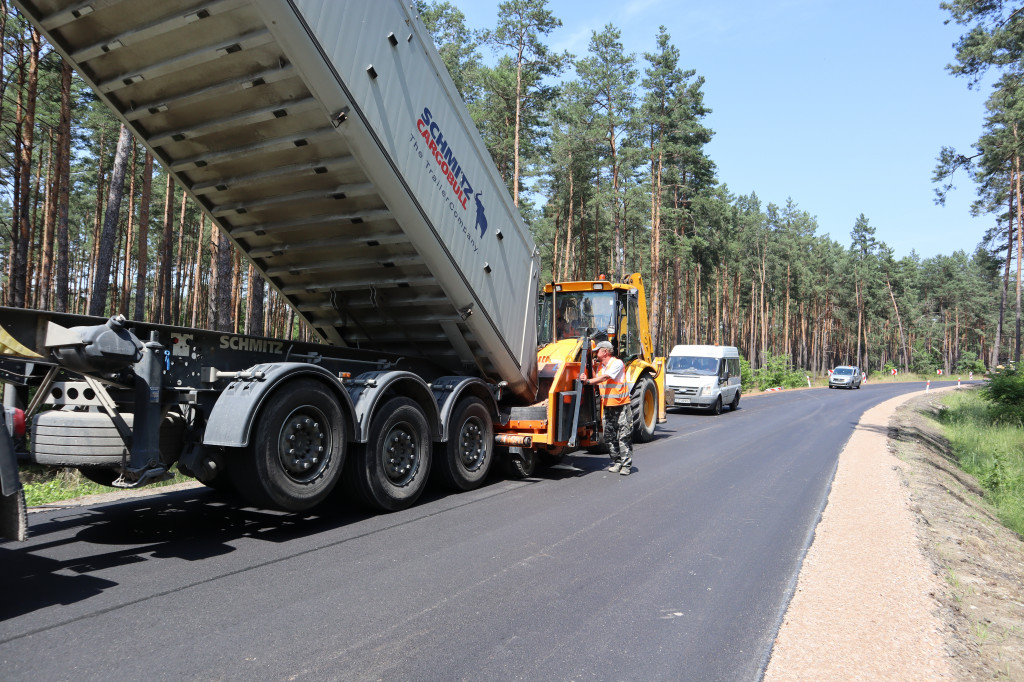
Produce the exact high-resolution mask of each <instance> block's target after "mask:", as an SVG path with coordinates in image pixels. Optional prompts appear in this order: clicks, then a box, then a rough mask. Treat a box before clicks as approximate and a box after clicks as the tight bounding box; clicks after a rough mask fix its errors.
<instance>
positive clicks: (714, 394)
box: [665, 346, 743, 414]
mask: <svg viewBox="0 0 1024 682" xmlns="http://www.w3.org/2000/svg"><path fill="white" fill-rule="evenodd" d="M665 370H666V374H665V388H666V389H669V388H671V389H672V390H673V391H675V403H674V406H675V407H700V408H705V409H707V410H709V411H711V412H712V413H713V414H721V413H722V406H723V405H728V406H729V407H730V409H732V410H735V409H737V408H738V407H739V405H740V393H741V392H742V391H743V386H742V384H741V382H740V352H739V351H738V350H736V347H735V346H676V347H674V348H673V349H672V352H671V353H669V355H668V363H667V364H666V366H665Z"/></svg>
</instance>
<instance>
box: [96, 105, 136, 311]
mask: <svg viewBox="0 0 1024 682" xmlns="http://www.w3.org/2000/svg"><path fill="white" fill-rule="evenodd" d="M131 144H132V136H131V133H129V132H128V128H126V127H125V126H124V125H122V126H121V132H120V134H119V135H118V138H117V152H115V154H114V167H113V168H112V169H111V174H110V191H109V192H108V194H107V210H106V213H105V214H104V216H103V232H102V233H101V234H100V248H99V252H98V254H97V257H96V272H95V275H94V277H93V285H92V289H93V294H92V300H91V302H90V304H89V314H90V315H103V313H104V311H105V309H106V304H107V289H108V286H109V283H110V266H111V261H112V260H113V257H114V238H115V237H116V236H117V220H118V217H119V216H120V213H121V197H122V196H123V195H124V175H125V170H126V169H127V167H128V149H129V147H130V146H131Z"/></svg>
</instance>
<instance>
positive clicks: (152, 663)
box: [0, 384, 935, 682]
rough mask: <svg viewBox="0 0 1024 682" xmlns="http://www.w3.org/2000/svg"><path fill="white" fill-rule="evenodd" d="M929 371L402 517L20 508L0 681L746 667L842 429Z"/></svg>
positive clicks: (164, 500) (128, 506) (589, 459)
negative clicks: (22, 523)
mask: <svg viewBox="0 0 1024 682" xmlns="http://www.w3.org/2000/svg"><path fill="white" fill-rule="evenodd" d="M933 385H935V384H933ZM923 388H924V385H923V384H868V385H865V386H864V387H863V388H862V389H861V390H854V391H830V390H827V389H813V390H804V391H790V392H781V393H776V394H771V395H765V396H759V397H746V398H744V399H743V401H742V403H741V405H740V409H739V410H738V411H737V412H735V413H730V412H729V411H728V410H727V411H725V412H724V413H723V414H722V415H720V416H718V417H714V416H710V415H706V414H697V413H680V412H677V413H670V415H669V418H668V423H667V424H664V425H662V426H661V427H659V429H658V433H657V439H656V440H655V442H653V443H649V444H646V445H641V446H639V447H637V448H636V452H635V455H634V464H635V472H634V474H633V475H632V476H628V477H625V476H619V475H616V474H610V473H608V472H606V471H604V466H605V465H606V459H605V458H604V457H601V456H597V455H586V454H578V455H574V456H572V457H570V458H567V462H568V463H571V465H572V467H558V468H553V469H547V470H542V471H540V472H539V473H538V475H536V476H535V477H533V478H531V479H528V480H526V481H511V480H503V479H497V478H496V479H494V480H492V481H490V482H489V484H488V485H486V486H485V487H483V488H481V489H479V490H476V491H473V492H470V493H463V494H459V495H449V494H442V493H430V494H428V496H427V498H426V499H424V500H422V501H421V502H420V504H418V505H417V506H415V507H413V508H412V509H409V510H406V511H403V512H398V513H394V514H379V515H369V514H366V513H363V512H361V511H358V510H355V509H352V508H350V507H347V506H345V505H343V504H339V505H337V506H336V507H334V508H333V509H331V510H327V511H320V512H318V513H317V514H310V515H302V516H297V515H291V514H281V513H273V512H267V511H261V510H255V509H252V508H247V507H244V506H242V505H240V504H239V503H237V502H235V501H233V500H232V499H230V498H225V497H222V496H218V495H217V494H215V493H214V492H213V491H209V490H206V489H194V490H185V491H179V492H175V493H168V494H164V495H157V496H152V497H147V498H141V499H133V500H128V501H121V502H116V503H110V504H106V505H102V506H94V507H88V508H71V509H60V510H55V511H49V512H44V513H36V514H32V515H31V517H30V528H31V532H32V537H31V539H30V540H29V542H27V543H23V544H15V543H9V542H7V543H3V544H0V581H2V582H0V619H2V620H0V677H2V678H3V679H4V680H5V681H7V682H13V681H15V680H61V679H75V680H91V679H95V680H110V679H135V680H141V679H145V680H211V679H217V680H254V679H259V680H282V679H300V680H303V679H305V680H349V679H352V680H378V679H381V680H462V679H467V680H510V679H524V680H542V679H543V680H639V679H659V680H727V681H734V680H756V679H758V678H759V677H760V676H761V673H762V670H763V666H764V665H765V664H766V661H767V656H768V654H769V653H770V649H771V644H772V641H773V639H774V637H775V634H776V631H777V629H778V626H779V623H780V619H781V616H782V613H783V612H784V610H785V607H786V604H787V603H788V600H789V597H790V595H791V593H792V590H793V586H794V583H795V579H796V575H797V573H798V571H799V568H800V562H801V559H802V557H803V554H804V552H805V551H806V548H807V546H808V544H809V542H810V540H811V538H812V537H813V532H814V527H815V524H816V523H817V520H818V517H819V515H820V512H821V509H822V507H823V505H824V502H825V499H826V498H827V495H828V489H829V485H830V483H831V480H832V476H833V473H834V471H835V468H836V462H837V455H838V454H839V452H840V450H841V449H842V447H843V445H844V443H845V442H846V441H847V439H848V438H849V436H850V434H851V432H852V429H853V427H854V425H855V424H856V422H857V420H858V419H859V417H860V415H861V413H862V412H863V411H864V410H866V409H868V408H869V407H872V406H874V405H876V404H878V403H880V402H882V401H884V400H886V399H888V398H891V397H893V396H895V395H898V394H902V393H907V392H910V391H915V390H921V389H923Z"/></svg>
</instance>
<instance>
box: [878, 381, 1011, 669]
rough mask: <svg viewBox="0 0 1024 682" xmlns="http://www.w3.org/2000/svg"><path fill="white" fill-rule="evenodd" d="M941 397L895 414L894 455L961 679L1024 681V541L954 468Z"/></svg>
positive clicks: (971, 481) (923, 400)
mask: <svg viewBox="0 0 1024 682" xmlns="http://www.w3.org/2000/svg"><path fill="white" fill-rule="evenodd" d="M940 407H941V405H940V402H939V397H938V396H935V395H927V394H926V395H923V396H919V397H917V398H914V399H912V400H911V401H909V402H908V403H906V404H905V405H903V406H902V407H901V408H900V409H898V410H897V411H896V414H895V415H894V416H893V418H892V420H891V422H890V427H891V433H890V439H889V447H890V450H891V451H892V452H893V454H895V455H896V456H897V457H899V459H900V460H901V461H902V462H903V465H902V466H901V474H902V476H903V477H904V480H905V484H906V485H907V486H908V487H909V491H910V509H911V511H912V512H913V514H914V517H915V519H916V522H917V536H918V540H919V542H920V547H921V552H922V554H923V555H924V556H925V557H926V558H927V559H928V560H929V562H930V563H931V568H932V571H933V572H934V573H935V575H936V576H938V577H939V578H940V579H941V581H942V589H941V590H940V591H939V592H938V593H937V594H936V595H935V598H936V599H937V601H938V603H939V605H940V609H939V613H940V616H941V618H942V620H943V622H944V625H945V639H946V647H947V651H948V654H949V657H950V662H951V668H952V669H953V671H954V674H955V675H956V677H957V678H958V679H965V680H967V679H970V680H978V679H1009V680H1024V542H1022V541H1021V538H1020V537H1019V536H1017V535H1016V534H1015V533H1014V532H1012V531H1010V530H1008V529H1006V528H1005V527H1003V526H1002V525H1000V523H999V521H998V520H997V519H996V517H995V516H994V514H993V513H992V511H991V510H990V509H989V507H988V506H987V505H986V503H985V500H984V492H983V490H982V488H981V486H979V485H978V482H977V481H976V480H975V479H974V477H972V476H970V475H968V474H966V473H964V472H963V471H961V470H960V469H958V468H957V466H956V464H955V463H954V461H953V459H952V456H951V454H950V451H949V444H948V443H947V442H946V440H945V438H943V436H942V431H941V428H940V427H939V425H938V424H937V423H936V422H935V415H937V414H938V411H939V408H940Z"/></svg>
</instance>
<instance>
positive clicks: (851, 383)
mask: <svg viewBox="0 0 1024 682" xmlns="http://www.w3.org/2000/svg"><path fill="white" fill-rule="evenodd" d="M860 382H861V373H860V367H854V366H852V365H842V366H840V367H836V368H835V369H834V370H832V374H831V375H830V376H829V378H828V387H829V388H860Z"/></svg>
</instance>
